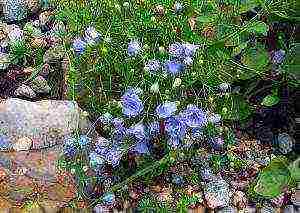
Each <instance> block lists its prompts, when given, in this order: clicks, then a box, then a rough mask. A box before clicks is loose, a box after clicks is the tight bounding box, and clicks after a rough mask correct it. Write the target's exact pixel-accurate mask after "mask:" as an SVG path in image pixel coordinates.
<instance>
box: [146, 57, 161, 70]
mask: <svg viewBox="0 0 300 213" xmlns="http://www.w3.org/2000/svg"><path fill="white" fill-rule="evenodd" d="M159 69H160V62H159V60H156V59H153V60H150V61H148V62H147V63H146V64H145V70H147V71H149V72H156V71H158V70H159Z"/></svg>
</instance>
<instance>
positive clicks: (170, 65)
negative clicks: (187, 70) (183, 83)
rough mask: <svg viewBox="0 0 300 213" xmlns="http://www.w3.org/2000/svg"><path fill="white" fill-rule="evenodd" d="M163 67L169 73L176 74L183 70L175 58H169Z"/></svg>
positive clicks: (182, 66)
mask: <svg viewBox="0 0 300 213" xmlns="http://www.w3.org/2000/svg"><path fill="white" fill-rule="evenodd" d="M165 69H166V71H167V72H168V73H169V74H171V75H177V74H179V73H181V72H182V71H183V70H184V65H183V64H182V63H180V62H178V61H176V60H171V61H167V63H166V64H165Z"/></svg>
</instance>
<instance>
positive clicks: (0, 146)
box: [0, 135, 11, 151]
mask: <svg viewBox="0 0 300 213" xmlns="http://www.w3.org/2000/svg"><path fill="white" fill-rule="evenodd" d="M10 147H11V143H10V142H9V139H8V137H7V136H5V135H0V151H1V150H7V149H9V148H10Z"/></svg>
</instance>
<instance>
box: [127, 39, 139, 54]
mask: <svg viewBox="0 0 300 213" xmlns="http://www.w3.org/2000/svg"><path fill="white" fill-rule="evenodd" d="M141 50H142V47H141V44H140V42H138V41H131V42H129V44H128V48H127V53H128V55H129V56H136V55H137V54H139V53H140V52H141Z"/></svg>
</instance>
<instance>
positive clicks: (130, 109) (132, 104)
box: [122, 90, 144, 117]
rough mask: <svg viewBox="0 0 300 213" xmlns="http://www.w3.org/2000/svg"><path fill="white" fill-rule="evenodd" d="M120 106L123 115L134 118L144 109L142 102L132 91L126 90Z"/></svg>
mask: <svg viewBox="0 0 300 213" xmlns="http://www.w3.org/2000/svg"><path fill="white" fill-rule="evenodd" d="M122 106H123V114H124V115H126V116H128V117H136V116H137V115H139V114H140V113H141V112H142V111H143V109H144V106H143V103H142V101H141V100H140V99H139V96H138V95H137V94H136V93H135V92H134V91H133V90H128V91H127V92H125V94H124V95H123V96H122Z"/></svg>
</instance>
